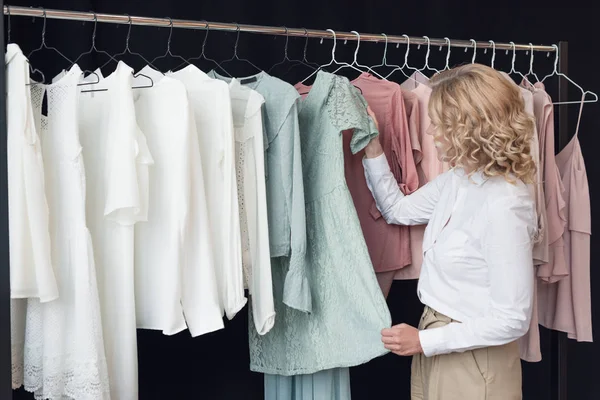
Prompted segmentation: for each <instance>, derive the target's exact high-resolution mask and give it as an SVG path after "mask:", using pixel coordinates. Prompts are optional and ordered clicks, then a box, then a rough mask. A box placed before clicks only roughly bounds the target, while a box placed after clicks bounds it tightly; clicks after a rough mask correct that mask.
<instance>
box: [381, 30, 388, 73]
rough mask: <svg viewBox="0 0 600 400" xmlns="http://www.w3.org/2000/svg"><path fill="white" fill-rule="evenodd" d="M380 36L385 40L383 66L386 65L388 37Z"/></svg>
mask: <svg viewBox="0 0 600 400" xmlns="http://www.w3.org/2000/svg"><path fill="white" fill-rule="evenodd" d="M381 36H383V37H384V38H385V47H384V49H383V60H382V61H383V65H386V64H387V48H388V37H387V35H386V34H385V33H382V34H381Z"/></svg>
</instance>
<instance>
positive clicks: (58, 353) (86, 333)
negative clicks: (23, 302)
mask: <svg viewBox="0 0 600 400" xmlns="http://www.w3.org/2000/svg"><path fill="white" fill-rule="evenodd" d="M80 76H81V70H80V69H79V67H78V66H77V65H74V66H73V67H72V68H71V69H70V70H69V71H68V72H67V73H66V74H65V75H64V76H63V77H62V78H61V79H60V80H58V81H56V82H55V83H52V84H51V85H41V84H36V85H32V86H31V97H32V103H33V109H34V115H35V122H36V127H37V129H38V132H40V137H41V143H42V151H43V157H44V167H45V179H46V197H47V199H48V205H49V209H50V235H51V238H52V263H53V265H54V268H55V273H56V278H57V283H58V290H59V293H60V297H59V298H58V299H57V300H54V301H51V302H48V303H40V301H39V300H37V299H29V300H28V305H27V322H26V339H25V377H24V381H25V382H24V385H25V389H26V390H28V391H32V392H35V397H36V398H37V399H62V398H64V397H69V398H73V399H77V400H95V399H107V398H109V395H108V387H109V382H108V376H107V368H106V359H105V355H104V343H103V340H102V325H101V317H100V304H99V299H98V288H97V285H96V271H95V267H94V257H93V250H92V241H91V237H90V233H89V231H88V229H87V226H86V219H85V190H86V188H85V185H86V182H85V171H84V166H83V156H82V152H81V145H80V144H79V134H78V129H77V93H78V89H79V88H78V87H77V83H78V82H79V78H80ZM44 95H46V96H47V100H48V116H47V117H46V116H43V115H42V113H41V111H42V101H43V98H44Z"/></svg>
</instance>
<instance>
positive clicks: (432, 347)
mask: <svg viewBox="0 0 600 400" xmlns="http://www.w3.org/2000/svg"><path fill="white" fill-rule="evenodd" d="M444 336H445V335H444V327H440V328H433V329H426V330H423V331H419V341H420V342H421V348H422V349H423V354H424V355H425V357H432V356H437V355H440V354H444V353H446V340H445V338H444Z"/></svg>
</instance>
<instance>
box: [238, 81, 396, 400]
mask: <svg viewBox="0 0 600 400" xmlns="http://www.w3.org/2000/svg"><path fill="white" fill-rule="evenodd" d="M297 89H299V91H300V93H301V94H304V93H305V92H308V88H306V87H303V86H301V85H300V86H297ZM298 119H299V125H300V140H301V149H302V169H303V177H304V198H305V205H306V207H305V208H306V231H307V250H306V258H305V263H306V271H307V274H308V281H309V285H310V289H311V290H310V292H311V296H312V312H311V313H306V312H301V311H298V310H295V309H292V308H290V307H286V306H284V305H283V302H282V298H283V283H284V280H285V276H286V272H287V268H288V266H287V265H286V263H285V260H282V261H281V265H279V266H276V265H273V266H272V271H273V292H274V293H273V294H274V297H275V307H276V315H277V317H276V321H275V326H274V327H273V329H272V330H271V331H270V332H269V333H267V334H266V335H263V336H261V335H258V334H257V333H256V331H255V330H253V329H250V333H249V334H250V360H251V361H250V363H251V366H250V368H251V369H252V370H253V371H256V372H263V373H266V374H273V375H277V376H275V377H273V376H267V377H266V381H265V382H266V385H267V386H269V385H271V383H270V382H272V384H273V385H281V384H283V386H286V385H288V384H289V385H288V386H289V387H290V388H291V387H292V386H294V385H293V382H292V381H290V379H291V378H289V377H290V376H292V375H303V377H302V379H307V378H308V379H313V378H314V376H311V375H308V376H307V375H306V374H314V373H316V372H319V371H325V370H331V369H334V368H344V367H351V366H354V365H359V364H363V363H365V362H367V361H369V360H371V359H373V358H375V357H378V356H381V355H383V354H385V353H386V352H387V351H386V349H385V348H384V347H383V344H382V343H381V330H382V329H383V328H386V327H389V326H390V324H391V318H390V314H389V311H388V308H387V305H386V302H385V299H384V297H383V295H382V293H381V289H379V285H378V283H377V279H376V277H375V273H374V272H373V267H372V265H371V260H370V258H369V253H368V250H367V247H366V244H365V240H364V237H363V234H362V230H361V227H360V223H359V220H358V217H357V214H356V210H355V208H354V203H353V201H352V197H351V196H350V192H349V191H348V187H347V186H346V180H345V176H344V153H343V149H342V132H343V131H345V130H350V129H353V132H352V133H350V132H348V133H347V134H352V141H351V148H352V151H353V152H354V153H356V152H358V151H359V150H361V149H363V148H364V147H365V146H366V145H367V143H368V142H369V141H370V140H371V139H372V138H373V137H374V136H376V135H377V134H378V133H377V130H376V129H375V126H374V123H373V121H372V120H371V119H370V118H369V117H368V115H367V112H366V102H365V101H364V99H363V98H362V96H361V95H360V93H359V91H358V90H357V89H356V88H354V87H353V86H352V85H351V84H350V82H349V81H348V80H347V79H346V78H344V77H339V76H335V75H332V74H329V73H326V72H319V73H318V74H317V78H316V80H315V83H314V85H313V87H312V89H310V93H309V94H308V96H307V97H306V98H305V99H304V100H302V101H301V102H300V105H299V112H298ZM250 326H251V324H250ZM326 374H328V373H326ZM317 375H319V374H316V375H315V376H317ZM346 375H347V374H346ZM286 377H287V380H286ZM297 378H300V377H297ZM276 380H279V382H275V381H276ZM266 389H267V393H269V391H270V390H269V388H268V387H267V388H266ZM272 398H276V397H272ZM280 398H287V397H285V396H283V397H282V396H280ZM289 398H294V397H289ZM303 398H307V397H306V396H304V397H303Z"/></svg>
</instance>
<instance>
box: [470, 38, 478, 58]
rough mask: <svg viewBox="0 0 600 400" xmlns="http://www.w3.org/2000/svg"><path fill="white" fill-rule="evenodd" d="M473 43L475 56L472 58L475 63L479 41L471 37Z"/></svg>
mask: <svg viewBox="0 0 600 400" xmlns="http://www.w3.org/2000/svg"><path fill="white" fill-rule="evenodd" d="M469 40H470V41H471V43H472V44H473V58H472V59H471V64H475V57H477V42H476V41H475V39H469Z"/></svg>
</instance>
